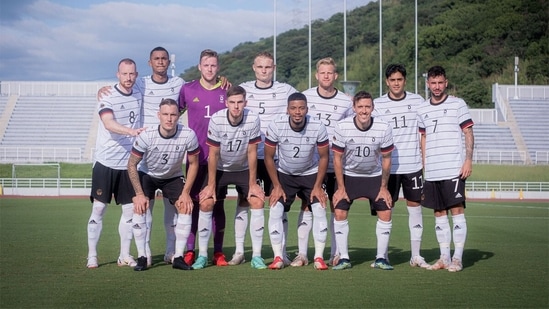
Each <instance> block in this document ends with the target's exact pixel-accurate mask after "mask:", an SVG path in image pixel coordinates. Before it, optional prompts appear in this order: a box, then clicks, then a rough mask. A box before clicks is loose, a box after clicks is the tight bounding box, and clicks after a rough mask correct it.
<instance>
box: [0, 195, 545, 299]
mask: <svg viewBox="0 0 549 309" xmlns="http://www.w3.org/2000/svg"><path fill="white" fill-rule="evenodd" d="M296 205H297V204H296ZM467 206H468V207H467V209H466V218H467V225H468V237H467V242H466V246H465V253H464V261H463V262H464V270H463V271H462V272H459V273H449V272H447V271H444V270H440V271H427V270H423V269H418V268H411V267H410V266H409V265H408V260H409V258H410V244H409V232H408V225H407V220H408V219H407V212H406V209H405V206H404V203H403V202H399V203H398V204H397V206H396V208H395V210H394V213H393V230H392V234H391V241H390V248H389V258H390V260H391V263H392V264H393V266H394V267H395V270H393V271H382V270H375V269H371V268H370V263H371V262H372V261H373V259H374V256H375V221H376V219H375V217H371V216H370V215H369V207H367V204H366V202H364V201H357V202H355V204H354V205H353V207H352V209H351V211H350V214H349V222H350V237H349V247H350V255H351V262H352V264H353V268H352V269H349V270H344V271H333V270H331V269H330V270H327V271H316V270H314V269H313V267H312V265H311V264H309V266H306V267H301V268H285V269H283V270H280V271H271V270H253V269H251V268H250V264H249V262H246V263H245V264H242V265H239V266H233V267H215V266H211V264H210V266H208V267H207V268H205V269H203V270H194V271H180V270H174V269H172V268H171V266H170V265H166V264H164V262H162V260H163V254H164V251H163V250H164V237H165V236H164V231H163V224H162V216H163V213H162V212H163V209H162V208H163V205H162V201H161V200H158V201H157V205H156V208H155V209H154V216H155V223H154V226H153V240H152V243H151V245H152V249H153V254H154V256H153V258H154V265H153V267H152V268H150V269H149V270H147V271H145V272H135V271H133V270H132V269H131V268H129V267H123V268H121V267H118V266H117V265H116V259H117V257H118V252H119V248H120V245H119V238H118V230H117V227H118V220H119V216H120V209H119V207H118V206H113V205H110V206H108V209H107V213H106V215H105V219H104V225H103V234H102V238H101V240H100V243H99V248H98V250H99V263H100V267H99V268H97V269H92V270H89V269H86V267H85V265H86V255H87V238H86V221H87V219H88V217H89V215H90V210H91V204H90V202H89V200H88V199H87V198H85V197H83V198H10V197H0V278H1V280H0V308H38V307H40V308H374V307H375V308H382V307H385V308H450V307H454V308H547V307H549V205H548V204H547V203H546V202H545V203H536V202H528V201H518V200H517V201H515V202H500V201H469V202H468V203H467ZM234 209H235V207H234V200H232V201H231V200H228V201H227V202H226V213H227V219H228V220H227V228H226V234H225V254H226V255H227V257H230V256H231V255H232V253H233V251H234V236H233V235H234V233H233V216H234ZM265 214H266V219H267V216H268V211H266V212H265ZM423 216H424V226H425V228H424V233H423V244H422V255H423V256H424V257H425V258H426V260H427V261H428V262H430V263H431V262H433V261H435V260H436V259H437V258H438V255H439V249H438V243H437V242H436V238H435V233H434V218H433V215H432V213H431V212H430V211H429V210H427V209H424V212H423ZM296 218H297V207H295V205H294V207H293V209H292V211H291V212H290V216H289V221H290V233H289V236H288V237H289V239H288V251H289V252H291V253H293V252H295V251H297V235H296V228H295V225H296ZM266 222H267V221H266ZM265 227H267V225H265ZM210 248H211V246H210ZM246 249H247V250H248V251H247V252H246V258H247V260H249V259H250V256H251V251H250V243H249V236H248V239H247V242H246ZM132 253H133V254H134V255H136V252H135V246H134V245H133V244H132ZM312 255H313V248H312V238H311V240H310V249H309V258H311V257H312ZM328 255H329V242H328V247H327V248H326V250H325V258H326V259H327V258H328ZM263 257H264V258H265V259H266V262H267V263H269V262H271V261H272V251H271V249H270V244H269V240H268V235H267V232H266V233H265V236H264V243H263ZM292 257H293V255H292Z"/></svg>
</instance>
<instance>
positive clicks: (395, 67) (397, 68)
mask: <svg viewBox="0 0 549 309" xmlns="http://www.w3.org/2000/svg"><path fill="white" fill-rule="evenodd" d="M396 72H400V74H402V76H403V77H404V79H406V68H405V67H404V66H403V65H402V64H399V63H394V64H389V65H388V66H387V68H386V69H385V78H389V77H390V76H391V75H393V74H394V73H396Z"/></svg>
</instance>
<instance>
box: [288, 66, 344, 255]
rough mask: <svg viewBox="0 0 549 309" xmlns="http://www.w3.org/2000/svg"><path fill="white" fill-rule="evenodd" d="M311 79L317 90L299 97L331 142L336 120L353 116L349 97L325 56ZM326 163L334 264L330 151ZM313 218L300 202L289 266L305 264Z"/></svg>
mask: <svg viewBox="0 0 549 309" xmlns="http://www.w3.org/2000/svg"><path fill="white" fill-rule="evenodd" d="M315 78H316V80H317V81H318V86H317V87H312V88H309V89H308V90H305V91H304V92H303V94H304V95H305V96H307V101H308V105H309V114H310V115H311V117H313V118H315V119H318V120H320V121H322V123H323V124H324V125H325V126H326V130H327V131H328V139H329V140H330V142H331V140H332V136H333V133H334V128H335V124H336V122H337V121H339V120H341V119H344V118H347V117H349V116H351V115H352V114H353V107H352V105H353V103H352V100H351V98H350V97H349V96H348V95H346V94H345V93H343V92H341V91H339V90H338V89H337V88H335V86H334V83H335V82H336V80H337V78H338V74H337V66H336V63H335V61H334V59H332V58H330V57H328V58H323V59H320V60H318V62H317V63H316V73H315ZM329 153H330V161H329V162H328V170H327V172H326V179H325V185H326V192H327V193H328V200H329V201H330V210H331V211H330V212H331V219H330V222H329V226H330V233H331V237H330V239H331V252H330V260H329V264H337V261H338V259H339V255H338V254H337V252H336V248H337V246H336V243H335V235H334V233H333V231H334V229H333V221H334V220H333V219H334V205H333V203H332V202H331V201H332V197H333V195H334V186H335V174H334V164H333V154H332V152H331V151H330V152H329ZM312 220H313V216H312V214H311V212H310V211H309V209H308V208H307V205H306V204H305V203H303V205H302V208H301V211H300V213H299V219H298V222H297V236H298V254H297V256H296V257H295V258H294V260H293V262H292V264H291V265H292V266H303V265H307V264H308V263H309V262H308V258H307V248H308V242H309V233H310V231H311V228H312V224H311V222H312Z"/></svg>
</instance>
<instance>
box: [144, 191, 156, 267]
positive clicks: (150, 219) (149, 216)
mask: <svg viewBox="0 0 549 309" xmlns="http://www.w3.org/2000/svg"><path fill="white" fill-rule="evenodd" d="M153 208H154V199H151V200H149V208H148V209H147V213H146V214H145V215H146V218H145V222H146V223H147V237H146V240H145V250H146V251H147V257H149V256H152V252H151V231H152V223H153V215H152V214H153Z"/></svg>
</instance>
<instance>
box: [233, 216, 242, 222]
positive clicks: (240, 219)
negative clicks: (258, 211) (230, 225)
mask: <svg viewBox="0 0 549 309" xmlns="http://www.w3.org/2000/svg"><path fill="white" fill-rule="evenodd" d="M234 219H235V220H238V221H244V219H243V218H242V217H241V216H238V217H236V218H234Z"/></svg>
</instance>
